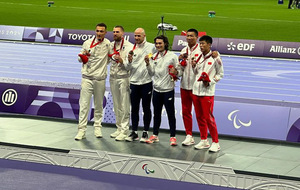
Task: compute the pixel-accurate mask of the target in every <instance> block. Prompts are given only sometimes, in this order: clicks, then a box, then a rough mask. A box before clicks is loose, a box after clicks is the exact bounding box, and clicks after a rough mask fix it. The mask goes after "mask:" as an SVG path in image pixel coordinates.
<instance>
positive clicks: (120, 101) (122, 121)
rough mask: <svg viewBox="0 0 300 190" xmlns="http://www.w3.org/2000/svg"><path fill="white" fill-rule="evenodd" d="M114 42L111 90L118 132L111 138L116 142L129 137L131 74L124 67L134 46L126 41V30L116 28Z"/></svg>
mask: <svg viewBox="0 0 300 190" xmlns="http://www.w3.org/2000/svg"><path fill="white" fill-rule="evenodd" d="M113 38H114V41H113V42H112V43H111V45H110V49H111V52H112V54H109V57H110V58H111V60H112V61H111V65H110V78H109V82H110V90H111V94H112V97H113V104H114V112H115V116H116V126H117V130H116V131H115V132H114V133H112V134H111V135H110V136H111V137H112V138H115V140H116V141H123V140H125V138H126V137H127V135H128V129H129V116H130V89H129V77H130V72H129V71H128V70H126V69H125V67H124V64H123V63H124V60H126V59H127V57H128V53H129V51H131V50H132V48H133V45H132V44H131V43H130V42H128V41H127V40H125V39H124V28H123V27H122V26H115V27H114V29H113Z"/></svg>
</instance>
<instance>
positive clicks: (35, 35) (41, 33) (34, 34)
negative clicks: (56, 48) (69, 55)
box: [23, 27, 64, 43]
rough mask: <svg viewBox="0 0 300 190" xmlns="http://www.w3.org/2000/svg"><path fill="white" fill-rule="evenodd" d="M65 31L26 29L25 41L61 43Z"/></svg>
mask: <svg viewBox="0 0 300 190" xmlns="http://www.w3.org/2000/svg"><path fill="white" fill-rule="evenodd" d="M63 30H64V29H58V28H37V27H25V28H24V33H23V41H29V42H48V43H61V40H62V33H63Z"/></svg>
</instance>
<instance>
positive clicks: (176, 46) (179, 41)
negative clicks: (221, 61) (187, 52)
mask: <svg viewBox="0 0 300 190" xmlns="http://www.w3.org/2000/svg"><path fill="white" fill-rule="evenodd" d="M197 42H199V38H198V39H197ZM218 44H219V38H213V44H212V48H211V49H212V50H218ZM187 45H188V44H187V42H186V36H180V35H175V36H174V39H173V45H172V50H173V51H181V50H182V49H183V48H184V47H186V46H187Z"/></svg>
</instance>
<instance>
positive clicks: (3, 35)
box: [0, 25, 24, 41]
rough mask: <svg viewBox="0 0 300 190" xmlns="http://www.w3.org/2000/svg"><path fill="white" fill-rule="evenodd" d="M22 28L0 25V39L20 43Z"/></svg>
mask: <svg viewBox="0 0 300 190" xmlns="http://www.w3.org/2000/svg"><path fill="white" fill-rule="evenodd" d="M23 31H24V27H22V26H5V25H0V39H2V40H19V41H22V37H23Z"/></svg>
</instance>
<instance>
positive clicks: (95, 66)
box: [75, 23, 110, 140]
mask: <svg viewBox="0 0 300 190" xmlns="http://www.w3.org/2000/svg"><path fill="white" fill-rule="evenodd" d="M106 32H107V30H106V25H105V24H104V23H100V24H98V25H97V26H96V36H95V37H94V38H91V39H89V40H87V41H85V42H84V43H83V46H82V49H81V51H80V55H81V56H82V55H83V57H84V58H82V57H79V58H78V60H79V62H83V64H82V69H81V73H82V81H81V91H80V99H79V106H80V108H79V121H78V133H77V135H76V137H75V140H81V139H83V138H85V131H86V129H87V122H88V112H89V109H90V100H91V96H92V95H94V106H95V107H94V127H95V129H94V134H95V136H96V137H98V138H100V137H102V132H101V128H102V125H101V122H102V118H103V98H104V92H105V79H106V76H107V64H108V61H109V59H108V53H109V49H110V41H109V40H108V39H106V38H105V34H106ZM87 59H88V61H87ZM86 61H87V62H86Z"/></svg>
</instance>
